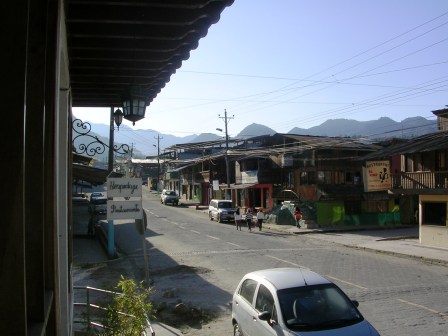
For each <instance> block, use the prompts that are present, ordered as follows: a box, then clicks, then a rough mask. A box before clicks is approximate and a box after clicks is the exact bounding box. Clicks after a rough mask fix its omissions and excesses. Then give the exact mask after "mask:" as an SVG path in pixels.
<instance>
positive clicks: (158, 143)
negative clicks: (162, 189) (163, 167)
mask: <svg viewBox="0 0 448 336" xmlns="http://www.w3.org/2000/svg"><path fill="white" fill-rule="evenodd" d="M154 139H157V191H159V183H160V181H159V179H160V140H161V139H163V138H161V137H160V134H157V138H156V137H154Z"/></svg>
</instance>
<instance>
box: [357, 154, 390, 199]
mask: <svg viewBox="0 0 448 336" xmlns="http://www.w3.org/2000/svg"><path fill="white" fill-rule="evenodd" d="M363 174H364V191H366V192H367V191H379V190H388V189H390V188H391V187H392V179H391V176H390V162H389V160H382V161H367V162H366V167H365V168H364V167H363Z"/></svg>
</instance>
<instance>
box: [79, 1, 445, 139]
mask: <svg viewBox="0 0 448 336" xmlns="http://www.w3.org/2000/svg"><path fill="white" fill-rule="evenodd" d="M447 90H448V1H447V0H425V1H423V0H338V1H336V0H313V1H310V0H235V2H234V4H233V5H232V6H230V7H228V8H226V9H225V10H224V12H223V13H222V15H221V19H220V21H219V22H218V23H216V24H214V25H212V26H211V27H210V29H209V31H208V34H207V35H206V36H205V37H204V38H202V39H201V40H200V41H199V46H198V48H197V49H196V50H194V51H192V52H191V53H190V58H189V59H188V60H186V61H184V62H183V63H182V67H181V68H180V69H178V70H177V72H176V73H175V74H173V75H172V76H171V79H170V82H169V83H167V85H166V86H165V87H164V88H163V89H162V91H161V92H160V93H159V94H158V96H157V97H156V98H155V99H154V100H153V102H152V103H151V104H150V105H149V106H148V107H147V109H146V116H145V118H144V119H142V120H140V121H138V122H137V123H136V124H135V126H132V123H130V122H128V121H124V124H126V125H127V126H129V127H131V128H132V129H133V130H136V129H151V130H155V131H157V132H159V133H161V134H173V135H176V136H188V135H193V134H200V133H215V134H218V135H219V134H220V132H219V131H217V130H216V128H221V129H225V120H224V111H226V112H227V116H228V123H227V125H228V134H229V136H231V137H233V136H236V135H237V134H238V133H239V132H240V131H241V130H243V129H244V128H245V127H246V126H248V125H250V124H252V123H257V124H262V125H266V126H268V127H270V128H272V129H273V130H275V131H276V132H278V133H287V132H288V131H290V130H291V129H292V128H294V127H301V128H306V129H308V128H311V127H313V126H317V125H320V124H322V123H323V122H324V121H326V120H328V119H339V118H345V119H354V120H358V121H367V120H376V119H378V118H380V117H389V118H391V119H392V120H395V121H398V122H399V121H402V120H403V119H405V118H408V117H415V116H421V117H424V118H427V119H428V120H435V116H434V115H433V113H431V111H433V110H437V109H441V108H444V107H446V105H448V95H447ZM109 113H110V109H109V108H106V109H89V108H74V109H73V114H74V116H75V117H76V118H79V119H81V120H83V121H90V122H92V123H103V124H109ZM93 131H94V130H93ZM373 133H378V130H372V134H373ZM151 140H152V139H151Z"/></svg>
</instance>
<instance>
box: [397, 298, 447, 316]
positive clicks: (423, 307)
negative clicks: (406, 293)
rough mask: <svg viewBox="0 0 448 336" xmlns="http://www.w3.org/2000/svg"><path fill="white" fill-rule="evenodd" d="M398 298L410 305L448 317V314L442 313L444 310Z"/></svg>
mask: <svg viewBox="0 0 448 336" xmlns="http://www.w3.org/2000/svg"><path fill="white" fill-rule="evenodd" d="M397 300H398V301H400V302H402V303H406V304H408V305H411V306H414V307H417V308H421V309H424V310H427V311H429V312H431V313H434V314H437V315H440V316H442V317H445V318H448V314H445V313H442V312H440V311H437V310H435V309H431V308H428V307H426V306H422V305H420V304H418V303H414V302H410V301H406V300H403V299H397Z"/></svg>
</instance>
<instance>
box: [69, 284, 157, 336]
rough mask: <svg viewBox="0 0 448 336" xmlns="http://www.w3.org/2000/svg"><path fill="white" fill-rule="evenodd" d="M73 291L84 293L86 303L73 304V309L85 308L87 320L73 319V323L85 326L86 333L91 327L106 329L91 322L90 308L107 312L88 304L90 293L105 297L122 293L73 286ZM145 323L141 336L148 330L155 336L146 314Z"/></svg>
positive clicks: (97, 306) (95, 322)
mask: <svg viewBox="0 0 448 336" xmlns="http://www.w3.org/2000/svg"><path fill="white" fill-rule="evenodd" d="M73 289H74V290H85V291H86V302H73V306H74V307H86V311H85V318H86V319H87V321H85V320H76V319H74V320H73V322H74V323H81V324H85V325H87V331H88V332H89V331H90V329H91V327H92V326H93V327H99V328H102V329H106V326H104V325H102V324H101V323H100V322H98V321H92V316H91V313H92V311H91V309H92V308H93V309H96V310H100V311H107V308H105V307H102V306H100V305H96V304H93V303H91V302H90V299H91V298H90V292H98V293H103V294H107V295H122V293H119V292H113V291H110V290H106V289H101V288H95V287H90V286H73ZM119 314H123V315H125V316H129V317H135V316H134V315H132V314H127V313H124V312H119ZM145 321H146V323H145V330H144V331H143V332H142V336H147V333H146V329H149V331H150V333H151V336H155V335H156V334H155V331H154V329H153V328H152V325H151V322H150V321H149V318H148V315H147V314H146V313H145Z"/></svg>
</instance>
